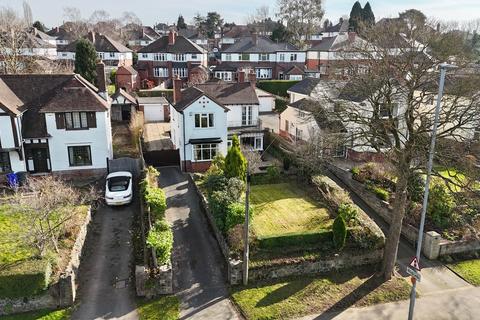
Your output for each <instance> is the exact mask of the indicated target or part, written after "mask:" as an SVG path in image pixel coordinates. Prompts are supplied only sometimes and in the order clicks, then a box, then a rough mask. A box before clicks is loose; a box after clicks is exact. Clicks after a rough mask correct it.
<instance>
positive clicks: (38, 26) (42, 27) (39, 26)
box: [33, 20, 47, 32]
mask: <svg viewBox="0 0 480 320" xmlns="http://www.w3.org/2000/svg"><path fill="white" fill-rule="evenodd" d="M33 27H34V28H36V29H37V30H40V31H42V32H45V31H46V30H47V27H45V25H44V24H43V23H41V22H40V21H38V20H37V21H35V22H34V23H33Z"/></svg>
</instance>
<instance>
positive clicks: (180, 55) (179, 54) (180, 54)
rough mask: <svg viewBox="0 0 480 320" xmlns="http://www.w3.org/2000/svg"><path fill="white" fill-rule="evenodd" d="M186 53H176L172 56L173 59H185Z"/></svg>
mask: <svg viewBox="0 0 480 320" xmlns="http://www.w3.org/2000/svg"><path fill="white" fill-rule="evenodd" d="M186 60H187V59H186V54H184V53H178V54H176V55H174V56H173V61H186Z"/></svg>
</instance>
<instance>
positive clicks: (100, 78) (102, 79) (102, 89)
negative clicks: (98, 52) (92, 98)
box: [97, 61, 107, 100]
mask: <svg viewBox="0 0 480 320" xmlns="http://www.w3.org/2000/svg"><path fill="white" fill-rule="evenodd" d="M97 88H98V93H99V94H100V95H101V96H102V97H103V98H104V99H105V100H107V77H106V75H105V64H104V63H103V61H99V62H98V63H97Z"/></svg>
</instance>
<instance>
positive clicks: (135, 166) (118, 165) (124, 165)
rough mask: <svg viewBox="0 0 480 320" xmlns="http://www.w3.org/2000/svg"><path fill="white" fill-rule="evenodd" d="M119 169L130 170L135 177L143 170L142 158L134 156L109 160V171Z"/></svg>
mask: <svg viewBox="0 0 480 320" xmlns="http://www.w3.org/2000/svg"><path fill="white" fill-rule="evenodd" d="M118 171H128V172H131V173H132V174H133V175H134V176H135V177H138V176H139V175H140V172H141V171H142V164H141V160H140V159H134V158H119V159H112V160H108V173H111V172H118Z"/></svg>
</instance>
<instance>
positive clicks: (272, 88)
mask: <svg viewBox="0 0 480 320" xmlns="http://www.w3.org/2000/svg"><path fill="white" fill-rule="evenodd" d="M298 82H300V81H298V80H261V81H258V83H257V87H259V88H260V89H262V90H265V91H267V92H270V93H273V94H274V95H277V96H281V97H288V93H287V90H288V89H290V87H292V86H293V85H294V84H296V83H298Z"/></svg>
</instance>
